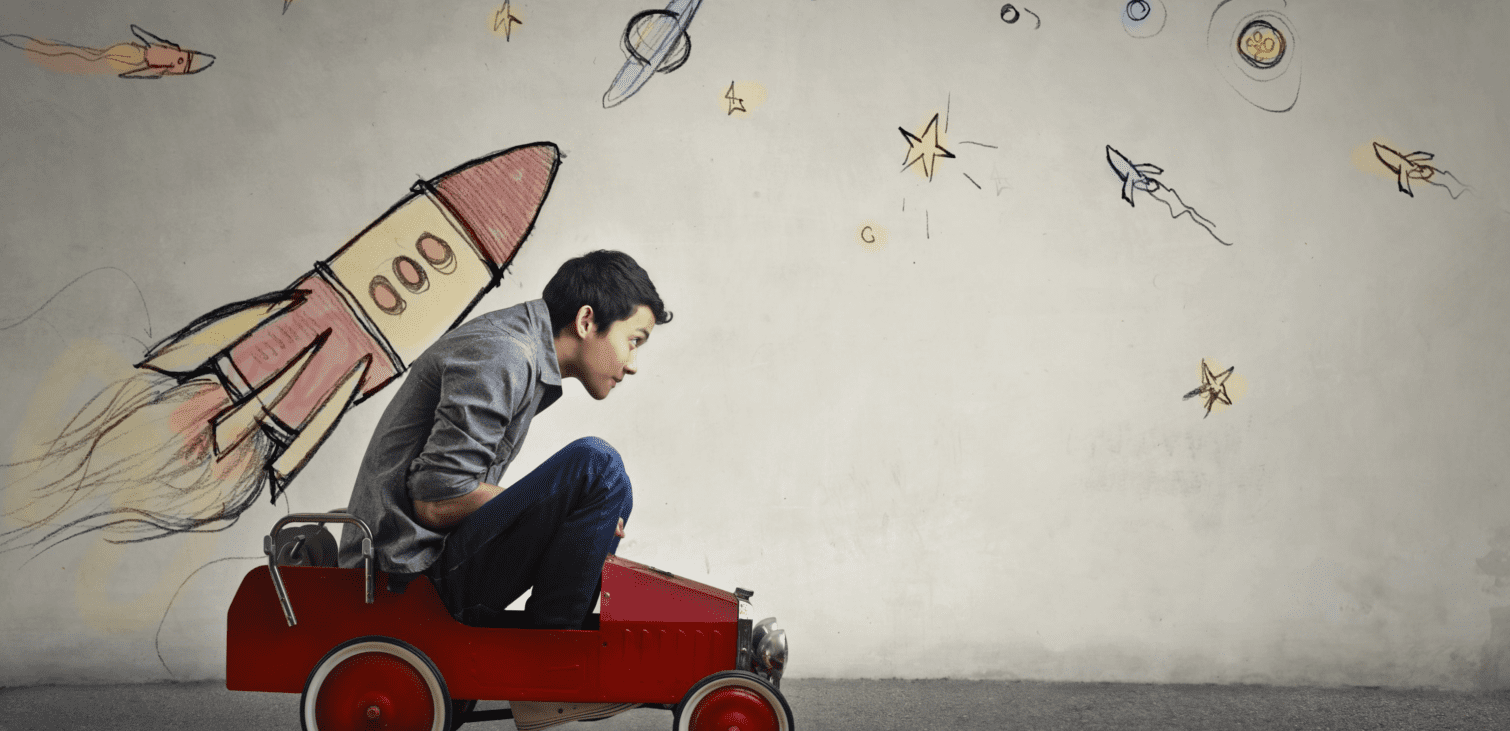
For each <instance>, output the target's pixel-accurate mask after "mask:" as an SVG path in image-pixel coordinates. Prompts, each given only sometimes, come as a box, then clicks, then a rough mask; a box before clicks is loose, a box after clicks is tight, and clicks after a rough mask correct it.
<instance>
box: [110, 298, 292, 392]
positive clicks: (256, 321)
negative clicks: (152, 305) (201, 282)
mask: <svg viewBox="0 0 1510 731" xmlns="http://www.w3.org/2000/svg"><path fill="white" fill-rule="evenodd" d="M304 297H305V292H304V290H286V291H283V292H274V293H272V294H269V295H264V296H262V297H256V298H254V299H249V300H245V301H242V302H235V303H232V304H229V305H226V306H225V307H221V308H218V309H215V310H213V311H211V312H209V313H207V314H205V315H204V316H203V317H200V318H199V319H197V320H195V321H194V322H191V323H189V325H188V327H185V328H184V329H182V330H179V331H178V332H177V333H175V334H174V335H173V336H172V337H170V338H168V339H167V340H164V341H162V342H160V343H158V344H157V345H155V346H153V348H152V349H151V350H149V351H147V357H146V358H145V359H144V360H142V362H140V363H137V364H136V367H137V368H147V369H150V370H154V371H157V372H159V373H163V374H166V375H170V376H181V375H188V374H192V373H196V372H199V371H202V370H205V364H206V363H208V362H209V361H210V360H212V359H213V358H214V357H215V356H216V355H219V354H220V353H222V352H224V351H226V350H228V349H229V348H231V347H232V346H234V345H235V344H236V343H239V342H241V339H242V338H244V337H246V336H247V335H248V334H250V333H251V332H252V331H254V330H256V329H257V328H259V327H262V326H263V325H265V324H266V323H267V322H268V321H270V320H272V319H273V318H276V317H278V316H280V315H283V314H284V313H286V312H288V311H289V310H291V309H293V308H294V307H296V306H298V305H299V304H301V303H303V302H304Z"/></svg>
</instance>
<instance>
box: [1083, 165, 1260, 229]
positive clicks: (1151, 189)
mask: <svg viewBox="0 0 1510 731" xmlns="http://www.w3.org/2000/svg"><path fill="white" fill-rule="evenodd" d="M1106 162H1107V163H1109V164H1110V165H1111V166H1112V170H1113V171H1114V172H1116V173H1117V177H1118V178H1120V179H1121V180H1122V200H1125V201H1127V205H1130V206H1136V205H1137V204H1136V203H1134V202H1133V191H1134V190H1141V191H1143V192H1144V193H1147V194H1148V195H1149V197H1151V198H1153V199H1154V200H1156V201H1158V202H1160V203H1163V204H1164V205H1166V206H1168V207H1169V217H1170V218H1179V217H1180V216H1185V215H1189V216H1190V220H1192V221H1195V222H1196V224H1197V225H1199V226H1200V227H1201V228H1204V229H1206V233H1208V234H1211V238H1214V239H1216V240H1217V242H1218V243H1220V244H1222V245H1223V246H1231V245H1232V242H1230V241H1222V239H1221V237H1220V236H1217V235H1216V231H1213V230H1212V229H1213V228H1215V227H1216V224H1214V223H1212V222H1211V221H1210V220H1209V219H1207V218H1206V217H1205V216H1202V215H1201V214H1200V212H1198V211H1196V210H1195V209H1194V208H1191V207H1190V206H1189V205H1187V204H1186V203H1185V201H1184V200H1183V199H1181V198H1180V194H1179V193H1177V192H1175V189H1174V188H1171V187H1169V186H1167V185H1164V184H1163V183H1161V182H1159V180H1158V179H1157V178H1155V177H1154V176H1155V175H1163V174H1164V168H1161V167H1159V166H1158V165H1149V164H1142V165H1137V164H1134V163H1133V161H1132V160H1129V159H1127V156H1126V155H1123V154H1122V153H1121V152H1118V151H1117V150H1115V149H1113V148H1112V146H1111V145H1107V146H1106ZM1166 191H1167V196H1168V197H1166ZM1170 197H1172V198H1173V199H1174V200H1175V201H1177V202H1178V203H1179V204H1180V207H1179V209H1178V210H1176V209H1175V204H1174V203H1171V202H1170V201H1169V198H1170Z"/></svg>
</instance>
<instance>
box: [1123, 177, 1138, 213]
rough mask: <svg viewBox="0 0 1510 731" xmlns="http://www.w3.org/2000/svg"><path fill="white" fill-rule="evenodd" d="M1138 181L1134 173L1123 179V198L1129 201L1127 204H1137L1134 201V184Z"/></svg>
mask: <svg viewBox="0 0 1510 731" xmlns="http://www.w3.org/2000/svg"><path fill="white" fill-rule="evenodd" d="M1136 182H1138V181H1137V177H1136V176H1134V175H1128V176H1127V177H1125V178H1123V179H1122V200H1125V201H1127V205H1130V206H1135V205H1137V204H1136V203H1133V184H1134V183H1136Z"/></svg>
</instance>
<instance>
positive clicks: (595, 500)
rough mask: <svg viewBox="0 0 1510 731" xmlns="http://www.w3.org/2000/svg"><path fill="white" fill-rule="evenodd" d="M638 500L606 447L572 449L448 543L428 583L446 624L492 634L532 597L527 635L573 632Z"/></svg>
mask: <svg viewBox="0 0 1510 731" xmlns="http://www.w3.org/2000/svg"><path fill="white" fill-rule="evenodd" d="M633 507H634V495H633V491H632V490H631V489H630V485H629V476H628V475H626V474H625V473H624V462H623V460H621V459H620V458H619V453H618V452H617V451H615V450H614V448H613V447H611V446H609V444H608V442H605V441H603V440H602V439H598V438H596V437H585V438H582V439H578V440H577V441H574V442H572V443H571V444H568V445H566V447H564V448H562V449H561V451H559V452H556V453H555V454H554V455H552V456H551V457H550V459H547V460H545V462H543V463H541V464H540V466H539V467H536V468H535V470H534V471H533V472H531V473H529V474H528V475H525V476H524V477H523V478H521V479H520V480H519V481H518V482H515V483H514V484H512V485H510V486H509V487H508V488H507V489H505V490H504V491H503V492H501V493H499V494H498V495H497V496H496V497H494V498H493V499H492V500H489V501H487V502H486V503H484V504H483V505H482V507H480V508H478V509H477V511H476V512H474V513H472V514H471V515H468V516H467V517H466V518H465V519H463V520H462V521H461V523H459V524H457V526H456V527H455V528H454V529H452V531H451V533H450V534H448V535H447V536H446V544H445V548H444V549H442V551H441V555H440V559H439V560H437V561H436V562H435V564H434V565H432V566H431V567H430V568H429V569H428V570H427V571H426V573H427V574H428V575H429V576H430V578H431V580H433V581H434V582H435V585H436V589H438V590H439V591H440V596H441V600H442V601H444V602H445V604H446V609H447V610H449V611H450V612H451V614H452V616H454V617H456V618H457V619H458V620H460V621H462V622H463V623H466V624H473V625H496V624H498V623H500V621H501V620H502V619H503V616H504V615H503V611H504V609H505V608H507V607H508V606H509V604H511V603H513V601H514V600H515V599H518V598H519V597H520V596H522V595H523V594H524V592H525V591H526V590H528V589H533V591H532V592H531V594H530V598H529V601H527V602H525V607H524V611H525V617H526V619H527V621H528V623H529V625H530V626H531V627H538V628H552V629H578V628H580V627H581V626H582V623H583V621H584V620H585V619H587V617H588V615H589V614H591V613H592V608H593V604H595V603H596V602H597V600H598V591H599V588H600V587H599V583H600V578H601V576H602V572H603V560H604V558H605V557H606V556H607V555H608V554H610V553H613V552H614V551H616V550H617V549H618V547H619V539H618V537H617V536H615V535H614V529H615V527H616V526H617V525H618V522H619V519H620V518H623V519H624V521H625V522H626V523H628V522H629V512H630V510H631V509H632V508H633Z"/></svg>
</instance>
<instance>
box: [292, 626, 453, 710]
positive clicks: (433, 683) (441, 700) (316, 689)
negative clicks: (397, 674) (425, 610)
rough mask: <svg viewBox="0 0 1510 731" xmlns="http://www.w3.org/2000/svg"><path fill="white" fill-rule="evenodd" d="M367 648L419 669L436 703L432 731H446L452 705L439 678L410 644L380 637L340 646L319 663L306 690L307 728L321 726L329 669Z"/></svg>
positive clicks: (415, 669) (433, 701) (434, 704)
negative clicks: (317, 712)
mask: <svg viewBox="0 0 1510 731" xmlns="http://www.w3.org/2000/svg"><path fill="white" fill-rule="evenodd" d="M366 652H380V653H382V654H384V655H391V656H393V657H396V658H398V659H400V660H403V661H404V662H405V663H407V664H408V665H409V667H411V668H414V671H415V672H417V673H419V676H420V678H422V679H423V680H424V681H425V688H426V689H428V690H429V691H430V702H431V704H432V706H433V711H434V712H433V717H434V719H435V721H434V723H432V724H431V725H430V729H431V731H447V729H446V727H445V724H446V712H447V711H449V710H450V709H449V708H447V707H446V706H447V703H446V701H445V693H443V692H442V691H441V687H440V678H439V677H437V676H436V674H435V673H433V672H431V671H430V664H429V663H428V662H426V661H425V659H424V658H423V657H421V656H420V655H418V654H417V653H415V652H413V651H411V650H410V649H409V648H407V647H403V646H401V645H396V644H394V643H392V642H384V641H381V640H371V641H368V642H355V643H352V644H350V645H347V646H345V647H343V648H341V649H340V650H337V651H336V652H335V653H334V654H332V655H330V656H329V657H327V658H325V660H324V661H323V662H321V663H320V666H319V667H318V668H316V669H315V674H314V676H313V677H311V678H310V679H309V689H308V690H307V691H306V692H305V703H304V708H302V709H301V711H302V712H303V714H304V727H305V728H307V729H318V728H319V725H318V723H317V722H316V720H315V708H316V705H317V703H318V701H319V698H320V688H321V687H323V686H324V685H325V678H326V677H328V676H329V675H330V671H332V670H334V669H336V668H337V667H339V666H340V665H341V663H342V662H345V661H346V660H347V659H348V658H352V657H355V656H357V655H361V654H363V653H366Z"/></svg>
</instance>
